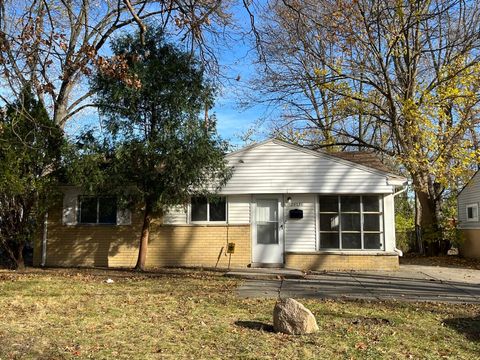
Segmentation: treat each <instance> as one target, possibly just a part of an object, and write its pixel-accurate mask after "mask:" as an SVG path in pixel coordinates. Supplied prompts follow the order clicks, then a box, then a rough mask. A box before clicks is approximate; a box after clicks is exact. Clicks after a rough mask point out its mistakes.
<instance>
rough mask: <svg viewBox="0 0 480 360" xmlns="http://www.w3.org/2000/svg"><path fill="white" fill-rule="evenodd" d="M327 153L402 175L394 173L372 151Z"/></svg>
mask: <svg viewBox="0 0 480 360" xmlns="http://www.w3.org/2000/svg"><path fill="white" fill-rule="evenodd" d="M329 154H330V155H333V156H336V157H338V158H341V159H344V160H348V161H351V162H354V163H357V164H360V165H365V166H368V167H371V168H373V169H376V170H379V171H382V172H385V173H387V174H391V175H394V176H399V177H402V175H400V174H397V173H395V171H394V170H392V169H391V168H389V167H388V166H387V165H385V164H384V163H383V162H382V160H381V159H380V158H379V157H378V156H377V155H376V154H375V153H374V152H372V151H339V152H333V153H329Z"/></svg>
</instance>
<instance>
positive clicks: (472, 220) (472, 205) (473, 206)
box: [465, 203, 478, 222]
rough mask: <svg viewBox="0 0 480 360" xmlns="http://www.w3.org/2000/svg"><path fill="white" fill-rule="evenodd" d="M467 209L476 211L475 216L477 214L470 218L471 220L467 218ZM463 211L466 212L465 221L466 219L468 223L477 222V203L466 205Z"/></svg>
mask: <svg viewBox="0 0 480 360" xmlns="http://www.w3.org/2000/svg"><path fill="white" fill-rule="evenodd" d="M469 208H473V209H476V214H477V216H475V217H472V218H469V217H468V209H469ZM465 211H466V219H467V221H468V222H478V203H471V204H467V205H466V206H465Z"/></svg>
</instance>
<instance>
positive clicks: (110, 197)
mask: <svg viewBox="0 0 480 360" xmlns="http://www.w3.org/2000/svg"><path fill="white" fill-rule="evenodd" d="M86 198H88V199H96V204H97V214H96V222H82V200H83V199H86ZM101 199H114V200H115V202H116V197H115V196H95V195H79V196H78V211H77V224H78V225H107V226H111V225H117V223H118V214H117V213H118V206H117V205H115V222H99V221H100V200H101Z"/></svg>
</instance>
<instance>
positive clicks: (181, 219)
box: [34, 139, 407, 270]
mask: <svg viewBox="0 0 480 360" xmlns="http://www.w3.org/2000/svg"><path fill="white" fill-rule="evenodd" d="M226 158H227V160H228V163H229V165H230V166H231V167H233V175H232V177H231V178H230V180H229V181H228V183H227V184H226V186H225V187H223V188H222V190H221V191H220V192H219V194H218V198H216V199H215V200H213V201H212V200H208V199H206V198H192V199H191V202H190V203H189V204H188V205H187V206H178V207H175V208H172V209H170V211H168V212H167V213H166V214H165V215H164V216H163V217H162V218H158V219H155V220H154V221H153V224H152V228H151V231H150V243H149V247H148V255H147V266H150V267H162V266H203V267H214V266H218V267H227V266H231V267H247V266H278V267H287V268H296V269H303V270H306V269H312V270H365V269H368V270H385V269H396V268H397V267H398V256H399V254H400V253H401V252H400V251H399V250H397V249H396V247H395V221H394V219H395V217H394V198H395V195H396V192H401V191H402V190H403V189H404V187H405V185H406V183H407V179H405V178H404V177H401V176H399V175H396V174H393V173H391V172H390V171H389V170H388V169H387V168H385V166H383V165H382V163H381V162H380V161H379V159H378V158H376V157H375V156H374V155H373V154H371V153H366V152H350V153H349V152H343V153H336V154H331V153H327V152H322V151H316V150H309V149H306V148H303V147H300V146H296V145H292V144H289V143H286V142H283V141H280V140H276V139H271V140H267V141H264V142H261V143H257V144H254V145H251V146H247V147H245V148H243V149H241V150H239V151H235V152H232V153H230V154H228V155H226ZM62 189H63V193H64V197H63V204H62V205H63V206H58V207H56V208H53V209H51V210H49V212H48V218H47V219H46V222H45V226H44V233H43V237H42V239H40V241H38V243H37V244H36V247H35V256H34V258H35V259H34V261H35V264H36V265H41V264H42V265H45V266H102V267H103V266H108V267H133V266H134V265H135V263H136V260H137V254H138V243H139V237H140V231H141V225H142V220H143V218H142V212H141V211H140V210H139V211H132V212H130V211H128V210H120V209H118V210H115V205H114V204H115V199H112V198H109V197H101V196H100V197H85V196H82V194H81V192H80V190H79V189H78V188H75V187H64V188H62ZM111 209H114V210H111Z"/></svg>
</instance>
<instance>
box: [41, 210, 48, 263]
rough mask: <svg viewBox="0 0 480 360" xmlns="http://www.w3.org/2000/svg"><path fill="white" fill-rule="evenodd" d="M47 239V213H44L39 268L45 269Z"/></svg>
mask: <svg viewBox="0 0 480 360" xmlns="http://www.w3.org/2000/svg"><path fill="white" fill-rule="evenodd" d="M47 238H48V212H46V213H45V217H44V220H43V237H42V261H41V263H40V266H41V267H45V264H46V263H47Z"/></svg>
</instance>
